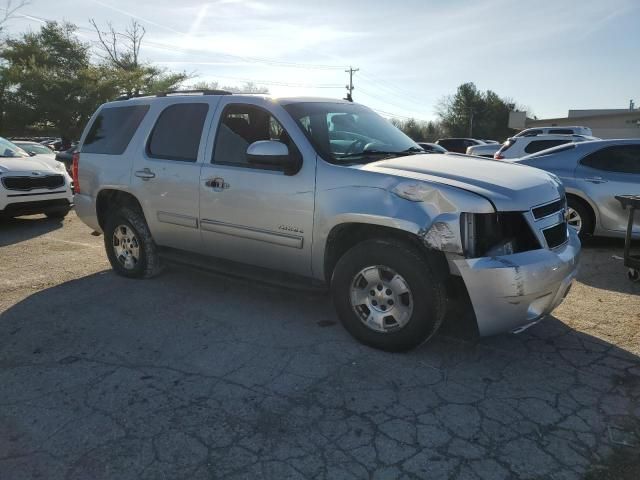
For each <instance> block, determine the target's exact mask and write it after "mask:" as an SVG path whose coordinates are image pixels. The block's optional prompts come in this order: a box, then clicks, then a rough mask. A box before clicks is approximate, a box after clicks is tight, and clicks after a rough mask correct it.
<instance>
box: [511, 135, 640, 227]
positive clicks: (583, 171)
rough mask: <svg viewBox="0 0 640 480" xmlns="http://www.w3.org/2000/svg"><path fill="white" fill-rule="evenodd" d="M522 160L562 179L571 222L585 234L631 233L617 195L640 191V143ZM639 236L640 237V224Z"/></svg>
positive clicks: (580, 146)
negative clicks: (628, 231)
mask: <svg viewBox="0 0 640 480" xmlns="http://www.w3.org/2000/svg"><path fill="white" fill-rule="evenodd" d="M516 161H517V162H518V163H521V164H525V165H529V166H532V167H537V168H541V169H543V170H546V171H548V172H551V173H553V174H555V175H557V176H558V177H559V178H560V180H562V183H563V184H564V187H565V190H566V192H567V202H568V217H569V224H570V225H572V226H573V227H574V228H575V229H576V230H577V231H578V232H579V233H580V235H581V236H585V235H596V236H606V237H623V236H624V235H625V232H626V229H627V223H628V215H629V213H628V210H627V211H625V210H623V209H622V207H621V205H620V202H618V201H617V200H616V199H615V196H616V195H626V194H633V195H637V194H638V193H640V139H631V140H596V141H591V142H582V143H571V144H566V145H562V146H559V147H556V148H552V149H549V150H544V151H542V152H539V153H536V154H533V155H529V156H528V157H523V158H522V159H519V160H516ZM633 236H634V238H640V224H636V225H634V227H633Z"/></svg>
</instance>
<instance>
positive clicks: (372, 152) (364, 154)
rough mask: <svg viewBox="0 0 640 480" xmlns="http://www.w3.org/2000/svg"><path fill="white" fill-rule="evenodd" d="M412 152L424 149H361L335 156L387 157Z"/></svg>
mask: <svg viewBox="0 0 640 480" xmlns="http://www.w3.org/2000/svg"><path fill="white" fill-rule="evenodd" d="M414 153H424V150H422V149H421V148H419V147H409V148H407V149H406V150H402V151H400V152H392V151H388V150H375V149H367V150H363V151H361V152H354V153H347V154H343V155H336V158H338V159H342V158H353V157H368V156H377V155H387V156H389V157H392V156H399V155H408V154H414Z"/></svg>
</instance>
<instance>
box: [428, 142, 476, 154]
mask: <svg viewBox="0 0 640 480" xmlns="http://www.w3.org/2000/svg"><path fill="white" fill-rule="evenodd" d="M436 144H437V145H440V146H441V147H444V148H446V149H447V151H449V152H456V153H467V148H468V147H472V146H473V145H484V144H485V143H484V142H483V141H482V140H476V139H475V138H441V139H439V140H438V141H436Z"/></svg>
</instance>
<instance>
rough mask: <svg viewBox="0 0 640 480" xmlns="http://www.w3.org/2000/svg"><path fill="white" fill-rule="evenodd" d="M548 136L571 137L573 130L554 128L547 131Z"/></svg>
mask: <svg viewBox="0 0 640 480" xmlns="http://www.w3.org/2000/svg"><path fill="white" fill-rule="evenodd" d="M549 135H573V130H572V129H570V128H554V129H552V130H549Z"/></svg>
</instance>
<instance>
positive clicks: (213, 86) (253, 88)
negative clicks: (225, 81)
mask: <svg viewBox="0 0 640 480" xmlns="http://www.w3.org/2000/svg"><path fill="white" fill-rule="evenodd" d="M219 85H220V84H219V83H218V82H216V81H213V82H204V81H200V82H196V83H194V84H193V85H191V86H189V87H188V88H189V89H190V90H224V91H227V92H231V93H261V94H269V89H268V88H266V87H261V86H259V85H256V84H255V83H253V82H246V83H245V84H244V86H243V87H235V86H229V85H223V86H219Z"/></svg>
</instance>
